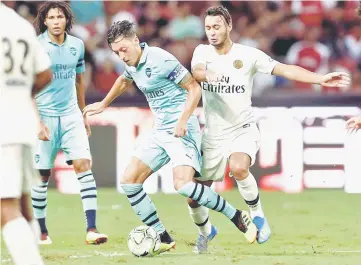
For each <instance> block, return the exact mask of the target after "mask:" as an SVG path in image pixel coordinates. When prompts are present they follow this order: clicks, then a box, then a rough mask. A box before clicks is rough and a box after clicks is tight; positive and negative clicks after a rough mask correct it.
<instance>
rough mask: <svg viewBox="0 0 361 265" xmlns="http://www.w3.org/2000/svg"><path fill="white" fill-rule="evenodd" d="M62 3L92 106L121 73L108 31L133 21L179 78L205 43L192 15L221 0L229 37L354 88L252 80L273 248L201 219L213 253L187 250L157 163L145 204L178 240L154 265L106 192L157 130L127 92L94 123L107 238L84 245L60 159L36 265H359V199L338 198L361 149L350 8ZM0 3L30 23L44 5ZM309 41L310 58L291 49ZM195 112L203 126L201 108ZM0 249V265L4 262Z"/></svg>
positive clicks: (129, 217)
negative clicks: (347, 78) (131, 239)
mask: <svg viewBox="0 0 361 265" xmlns="http://www.w3.org/2000/svg"><path fill="white" fill-rule="evenodd" d="M69 2H70V4H71V6H72V9H73V12H74V14H75V16H76V25H75V26H74V28H73V30H72V32H71V34H73V35H75V36H78V37H79V38H81V39H82V40H83V41H84V43H85V46H86V58H85V59H86V67H87V71H86V80H87V91H86V101H87V103H88V104H89V103H91V102H95V101H98V100H101V99H102V98H103V97H104V96H105V94H106V93H107V92H108V90H109V88H110V87H111V85H112V84H113V81H114V80H115V78H116V77H117V76H118V75H119V74H121V73H122V71H123V65H122V63H121V62H120V60H119V59H117V58H116V57H115V56H114V55H113V54H112V53H111V52H110V50H109V49H108V47H107V44H106V42H105V41H106V38H105V36H106V31H107V28H108V27H109V25H110V24H111V23H112V21H116V20H122V19H129V20H132V21H133V22H135V23H136V24H137V31H138V35H139V37H140V39H141V40H142V41H147V42H148V43H149V44H150V45H156V46H160V47H162V48H164V49H166V50H168V51H170V52H171V53H173V54H174V55H176V56H177V57H178V59H179V60H180V61H181V62H182V63H183V64H184V65H185V66H186V67H188V69H189V65H190V59H191V57H192V53H193V50H194V48H195V47H196V46H197V45H198V44H199V43H206V39H205V36H204V32H203V25H202V23H203V17H202V13H203V11H204V10H205V9H206V8H207V7H208V6H210V5H218V4H224V5H225V6H226V7H228V9H229V10H230V12H231V14H232V17H233V33H232V39H233V41H235V42H240V43H245V44H247V45H251V46H254V47H258V48H260V49H261V50H263V51H265V52H267V53H268V54H270V55H271V56H273V57H275V58H276V59H277V60H280V61H285V62H290V63H294V64H298V65H301V66H303V67H305V68H308V69H310V70H314V71H318V72H320V73H322V72H327V71H339V70H342V71H348V72H350V73H351V74H352V86H351V87H350V88H349V89H348V90H345V91H338V90H336V89H329V90H323V89H322V88H321V87H310V86H302V85H301V84H294V83H291V82H287V81H286V80H283V79H280V78H275V77H272V76H265V75H257V77H256V82H255V87H254V89H253V94H254V97H253V103H254V106H256V107H255V111H256V115H257V117H258V125H259V128H260V131H261V134H262V146H261V149H260V151H259V154H258V157H257V162H256V164H255V166H254V167H253V168H252V172H253V174H254V175H255V177H256V178H257V180H258V183H259V185H260V186H261V188H262V191H261V193H260V196H261V198H262V205H263V209H264V210H265V212H266V215H267V219H268V220H269V222H270V224H271V228H272V233H273V234H272V237H271V240H270V241H269V242H267V243H266V244H263V245H258V244H253V245H249V244H247V243H246V242H245V240H244V239H243V237H242V235H241V234H239V233H238V231H236V229H235V227H234V226H233V224H231V223H230V222H227V221H226V220H225V218H224V216H222V215H220V214H218V213H213V212H211V213H210V216H211V220H212V223H213V224H215V225H216V226H217V228H218V231H219V235H218V236H217V238H216V239H215V240H213V241H212V243H211V245H210V247H209V250H210V254H209V255H196V254H193V253H192V252H191V249H192V246H193V245H194V240H195V237H196V233H197V229H196V227H195V226H194V224H193V223H192V221H191V219H190V217H189V213H188V210H187V207H186V204H185V200H184V198H182V197H181V196H177V195H174V196H171V195H165V194H164V193H163V192H165V193H172V192H174V189H173V187H172V178H171V169H170V168H169V167H165V168H164V169H163V170H162V171H161V172H159V173H158V174H155V175H154V176H152V177H151V179H149V180H148V181H147V183H146V185H145V189H146V190H147V192H148V193H154V194H152V195H151V198H152V200H153V201H154V203H155V205H156V207H157V210H158V211H159V214H160V217H161V219H162V222H164V224H165V225H166V227H167V229H169V231H170V233H171V234H172V236H174V238H175V240H176V241H177V249H176V251H174V252H171V253H165V254H163V255H161V256H160V257H154V258H151V259H137V258H135V257H132V256H131V254H130V253H129V250H128V249H127V243H126V242H127V236H128V233H129V231H130V230H131V229H133V228H134V227H136V226H138V225H140V221H139V219H138V217H137V216H136V215H135V214H134V212H133V210H132V209H131V207H130V206H129V202H128V201H127V198H126V196H120V195H119V193H118V192H117V190H116V188H115V187H117V183H118V181H117V178H119V177H120V176H121V174H122V172H123V170H124V166H125V165H126V163H127V161H128V160H129V158H130V155H131V153H132V149H133V147H134V145H135V143H136V141H137V138H138V137H141V136H142V135H144V134H146V133H147V132H148V131H149V130H150V129H151V126H152V122H153V121H152V115H151V113H150V111H149V108H148V106H147V102H146V100H145V98H144V96H143V95H142V94H141V93H140V91H138V90H137V89H136V88H135V87H132V88H130V89H129V90H128V91H127V92H126V94H125V95H122V96H121V97H119V98H118V99H117V100H116V101H115V102H114V103H113V104H112V107H111V108H109V109H108V110H107V111H106V112H104V113H103V114H102V115H99V116H95V117H94V118H92V119H91V120H90V122H91V125H92V136H91V137H90V144H91V150H92V154H93V160H94V161H93V171H94V173H95V177H96V180H97V185H98V186H99V187H100V188H99V189H98V214H97V226H98V228H99V229H100V231H102V232H103V233H106V234H108V235H109V241H108V243H107V244H103V245H100V246H88V245H85V244H84V241H83V240H84V236H85V230H84V216H83V215H84V213H83V211H82V205H81V200H80V199H79V195H78V194H76V193H78V191H79V189H78V183H77V181H76V178H75V176H74V172H73V170H72V168H70V167H68V166H67V165H66V164H65V162H64V157H63V155H62V154H61V153H60V154H59V155H58V157H57V160H56V170H55V174H54V178H52V186H53V187H55V186H56V187H57V189H58V190H56V189H54V188H52V189H49V193H48V194H49V198H48V202H49V205H48V206H49V207H48V209H47V224H48V228H49V231H50V235H51V238H52V240H53V244H52V245H50V246H41V247H40V250H41V254H42V256H43V257H44V260H45V263H46V264H48V265H59V264H62V265H68V264H69V265H70V264H71V265H85V264H103V265H108V264H109V265H110V264H121V263H122V264H124V263H128V264H132V265H138V264H139V265H144V264H174V265H181V264H182V265H183V264H188V265H201V264H208V265H216V264H217V265H218V264H239V265H249V264H255V265H288V264H290V265H291V264H292V265H304V264H313V265H324V264H328V265H359V264H360V260H361V249H360V246H361V242H360V238H361V230H360V229H359V228H360V224H361V211H360V210H359V209H360V194H349V193H346V192H352V193H353V192H357V193H360V192H361V183H360V181H361V177H360V174H359V161H360V155H359V151H360V150H361V140H360V136H359V135H358V134H353V135H347V134H346V131H345V120H346V119H347V118H349V117H350V116H352V115H356V114H358V113H360V108H359V107H360V102H361V94H360V92H361V71H360V69H361V67H360V62H361V61H360V59H361V21H360V19H359V18H357V17H356V13H355V9H356V7H357V6H358V4H359V1H344V2H342V1H332V0H327V1H323V2H321V1H263V2H256V1H248V2H244V1H243V2H229V1H210V2H206V1H198V2H176V1H159V2H157V1H152V2H146V1H143V2H140V1H137V2H135V1H133V2H131V1H123V2H110V1H101V0H98V1H69ZM5 4H7V5H9V6H11V7H12V8H14V9H15V10H16V11H17V12H18V13H19V14H21V15H22V16H23V17H25V18H26V19H28V20H29V21H30V22H32V21H33V20H34V18H35V15H36V12H37V8H38V7H39V5H40V4H41V2H31V1H26V2H24V1H5ZM0 19H1V18H0ZM9 26H10V25H9ZM306 40H307V48H304V49H300V47H302V46H303V44H305V42H304V41H306ZM300 44H301V45H300ZM291 47H293V48H291ZM197 115H198V116H199V120H200V122H201V124H202V125H203V124H204V116H203V112H202V108H201V105H200V107H199V109H197ZM225 175H227V173H226V174H225ZM226 180H227V181H226V182H224V183H220V184H218V185H216V186H215V188H216V189H218V190H220V191H224V190H229V189H232V190H230V191H227V192H222V193H221V194H222V196H223V197H225V198H226V199H227V200H228V201H229V202H230V203H232V204H233V205H236V206H237V207H239V208H240V209H247V206H246V205H245V203H244V202H243V201H242V200H241V199H240V195H239V193H238V191H237V190H236V189H235V188H232V180H231V179H230V178H228V177H227V176H226ZM318 188H322V190H320V189H318ZM59 190H60V191H61V192H59ZM118 190H119V189H118ZM270 190H272V191H273V190H280V191H281V192H268V191H270ZM159 191H163V192H159ZM301 191H303V192H301ZM345 191H346V192H345ZM286 192H290V193H294V194H289V193H286ZM62 193H70V194H67V195H64V194H62ZM72 193H74V195H72ZM1 243H2V244H1V251H0V252H1V264H4V265H7V264H12V263H11V258H10V256H9V253H8V252H7V250H6V248H5V245H4V244H3V242H1Z"/></svg>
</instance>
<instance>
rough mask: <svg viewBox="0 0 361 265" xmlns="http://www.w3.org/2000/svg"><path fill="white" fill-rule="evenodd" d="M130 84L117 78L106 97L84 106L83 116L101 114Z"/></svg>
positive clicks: (121, 77)
mask: <svg viewBox="0 0 361 265" xmlns="http://www.w3.org/2000/svg"><path fill="white" fill-rule="evenodd" d="M132 83H133V80H130V79H127V78H125V77H124V76H123V75H121V76H119V77H118V78H117V80H116V81H115V82H114V85H113V86H112V88H111V89H110V91H109V93H108V94H107V96H106V97H105V98H104V99H103V100H102V101H100V102H96V103H93V104H90V105H88V106H86V107H85V108H84V109H83V115H86V114H89V116H92V115H95V114H99V113H101V112H103V111H104V109H105V108H106V107H108V106H109V105H110V103H112V102H113V100H114V99H116V98H117V97H119V96H120V95H121V94H122V93H123V92H124V91H125V90H127V89H128V87H129V86H130V85H131V84H132Z"/></svg>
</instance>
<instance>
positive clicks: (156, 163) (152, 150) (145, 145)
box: [121, 133, 169, 184]
mask: <svg viewBox="0 0 361 265" xmlns="http://www.w3.org/2000/svg"><path fill="white" fill-rule="evenodd" d="M155 138H156V136H155V134H154V133H153V134H151V135H149V136H146V137H144V138H142V139H140V140H139V141H138V143H137V145H136V147H135V150H134V153H133V156H132V159H131V161H130V163H129V165H128V166H127V168H126V170H125V172H124V175H123V177H122V178H121V182H122V183H124V184H125V183H143V182H144V181H145V180H146V179H147V178H148V177H149V176H150V175H151V174H152V173H153V172H156V171H158V170H159V169H160V168H161V167H163V166H164V165H165V164H167V163H168V162H169V156H168V155H167V153H166V152H165V150H164V149H163V148H161V147H160V146H159V145H158V144H157V142H156V139H155Z"/></svg>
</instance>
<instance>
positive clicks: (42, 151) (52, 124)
mask: <svg viewBox="0 0 361 265" xmlns="http://www.w3.org/2000/svg"><path fill="white" fill-rule="evenodd" d="M40 118H41V120H42V122H43V123H44V124H45V125H46V126H47V127H48V129H49V132H50V140H49V141H42V140H39V139H38V140H37V142H36V148H35V156H34V163H35V165H34V166H35V168H37V169H52V168H53V167H54V161H55V158H56V154H57V153H58V151H59V147H60V138H59V117H47V116H41V117H40Z"/></svg>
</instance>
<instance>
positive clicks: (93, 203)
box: [77, 170, 98, 230]
mask: <svg viewBox="0 0 361 265" xmlns="http://www.w3.org/2000/svg"><path fill="white" fill-rule="evenodd" d="M77 178H78V181H79V184H80V196H81V200H82V202H83V210H84V213H85V218H86V223H87V230H89V229H95V228H96V210H97V203H98V202H97V187H96V183H95V179H94V176H93V173H92V171H91V170H87V171H85V172H81V173H78V174H77Z"/></svg>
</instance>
